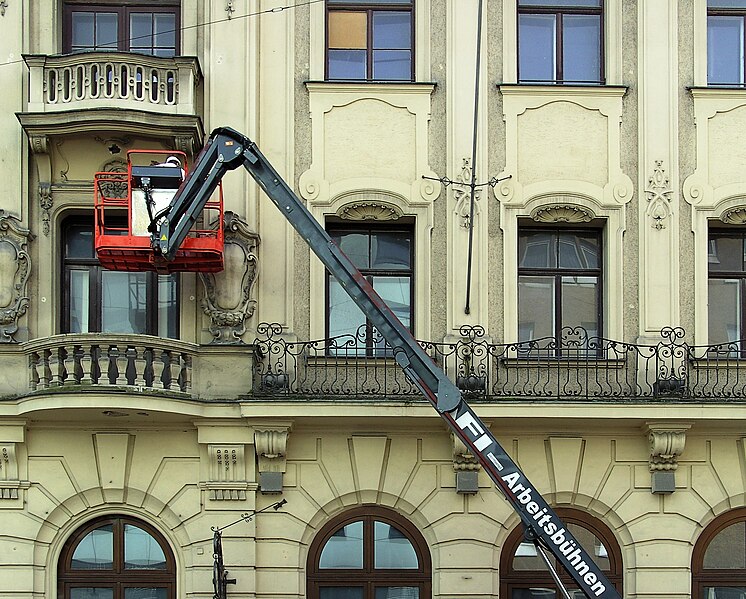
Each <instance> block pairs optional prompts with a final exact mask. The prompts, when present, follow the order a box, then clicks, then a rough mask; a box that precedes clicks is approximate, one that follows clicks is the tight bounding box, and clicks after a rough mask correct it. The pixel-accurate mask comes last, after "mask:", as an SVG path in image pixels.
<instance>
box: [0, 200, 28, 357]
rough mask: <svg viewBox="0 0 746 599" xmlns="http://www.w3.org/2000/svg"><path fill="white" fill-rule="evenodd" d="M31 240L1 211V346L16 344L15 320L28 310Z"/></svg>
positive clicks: (9, 216)
mask: <svg viewBox="0 0 746 599" xmlns="http://www.w3.org/2000/svg"><path fill="white" fill-rule="evenodd" d="M31 238H32V236H31V233H30V232H29V231H28V229H24V228H23V227H21V221H20V220H18V219H17V218H16V217H15V216H12V215H10V214H8V213H6V212H5V211H4V210H3V209H1V208H0V343H16V342H17V340H16V339H15V337H14V335H15V334H16V332H17V331H18V320H19V319H20V318H21V316H23V315H24V314H25V313H26V310H27V309H28V302H29V298H28V296H27V289H26V283H27V282H28V278H29V274H30V271H31V258H30V257H29V255H28V252H27V251H26V250H27V247H26V246H27V243H28V241H29V240H30V239H31Z"/></svg>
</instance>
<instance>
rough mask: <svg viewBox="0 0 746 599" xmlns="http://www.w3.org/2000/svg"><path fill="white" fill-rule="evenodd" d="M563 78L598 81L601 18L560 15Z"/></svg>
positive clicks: (599, 71)
mask: <svg viewBox="0 0 746 599" xmlns="http://www.w3.org/2000/svg"><path fill="white" fill-rule="evenodd" d="M562 26H563V30H562V57H563V64H562V78H563V79H564V80H565V81H590V82H595V81H600V79H601V17H600V16H596V15H564V16H563V17H562Z"/></svg>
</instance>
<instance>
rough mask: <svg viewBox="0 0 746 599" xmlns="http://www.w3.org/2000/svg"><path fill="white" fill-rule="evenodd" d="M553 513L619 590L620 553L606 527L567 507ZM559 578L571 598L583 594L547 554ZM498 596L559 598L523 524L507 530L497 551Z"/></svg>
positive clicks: (620, 579)
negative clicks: (499, 549) (526, 538)
mask: <svg viewBox="0 0 746 599" xmlns="http://www.w3.org/2000/svg"><path fill="white" fill-rule="evenodd" d="M556 511H557V515H558V516H559V517H560V518H562V521H563V522H564V523H565V525H566V526H567V529H568V530H569V531H570V533H572V535H573V536H574V537H575V538H576V539H577V540H578V541H580V544H581V545H582V546H583V549H585V551H586V552H587V553H588V554H589V555H590V556H591V557H592V558H593V561H594V562H596V565H597V566H598V567H599V568H601V570H602V571H603V573H604V574H605V575H606V577H607V578H608V579H609V582H611V583H612V584H613V585H614V587H615V588H616V589H617V591H619V593H620V595H621V594H622V557H621V552H620V550H619V545H618V544H617V542H616V539H614V536H613V535H612V534H611V531H610V530H609V528H608V527H607V526H606V525H605V524H603V523H602V522H599V521H598V520H596V519H595V518H592V517H591V516H589V515H587V514H585V513H583V512H580V511H578V510H571V509H566V508H565V509H561V508H559V509H557V510H556ZM550 559H551V560H552V562H553V565H554V568H555V570H556V571H557V572H558V573H559V575H560V579H561V580H562V582H563V583H564V585H565V587H566V588H567V589H568V590H569V591H570V596H571V597H573V599H582V598H584V597H585V595H584V594H583V592H582V591H580V590H579V589H578V588H577V587H576V586H575V583H574V581H573V580H572V578H570V576H569V575H568V574H567V573H566V572H565V570H564V569H563V568H562V566H560V565H559V562H557V561H556V560H555V559H554V557H552V556H550ZM500 572H501V575H500V597H501V598H505V599H560V598H561V597H562V595H561V592H560V591H559V589H558V588H557V585H556V584H555V582H554V580H553V579H552V576H551V574H550V573H549V570H548V569H547V567H546V564H545V563H544V561H543V560H542V558H541V557H540V556H539V555H538V554H537V551H536V547H534V544H533V543H530V542H527V541H526V540H525V537H524V528H523V525H519V526H518V527H517V528H516V529H515V530H514V531H513V532H511V533H510V535H509V536H508V538H507V540H506V541H505V544H504V546H503V550H502V554H501V555H500Z"/></svg>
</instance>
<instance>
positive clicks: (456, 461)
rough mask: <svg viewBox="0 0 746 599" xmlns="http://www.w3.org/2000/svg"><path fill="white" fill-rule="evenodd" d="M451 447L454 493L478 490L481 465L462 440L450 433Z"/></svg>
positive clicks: (470, 493)
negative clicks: (454, 482) (454, 476)
mask: <svg viewBox="0 0 746 599" xmlns="http://www.w3.org/2000/svg"><path fill="white" fill-rule="evenodd" d="M451 447H452V449H453V471H454V472H455V473H456V493H459V494H463V495H473V494H475V493H477V492H478V491H479V470H480V468H481V466H480V465H479V462H478V461H477V459H476V458H475V457H474V455H473V454H472V453H471V452H470V451H469V449H468V448H467V447H466V445H464V443H463V441H461V439H459V438H458V437H457V436H456V435H454V434H453V433H451Z"/></svg>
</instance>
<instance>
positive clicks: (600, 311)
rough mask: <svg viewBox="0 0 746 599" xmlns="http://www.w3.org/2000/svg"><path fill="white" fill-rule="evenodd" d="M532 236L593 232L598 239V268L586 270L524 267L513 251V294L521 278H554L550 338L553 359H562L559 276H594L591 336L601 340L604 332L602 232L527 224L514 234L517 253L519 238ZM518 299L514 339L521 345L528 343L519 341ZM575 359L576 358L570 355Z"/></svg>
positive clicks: (594, 229)
mask: <svg viewBox="0 0 746 599" xmlns="http://www.w3.org/2000/svg"><path fill="white" fill-rule="evenodd" d="M535 233H550V234H557V235H563V234H569V235H578V234H585V235H587V234H588V233H595V235H596V236H597V239H598V267H597V268H593V269H591V268H587V269H581V268H577V269H574V268H561V267H560V266H559V264H558V265H557V266H555V267H546V268H536V267H525V266H521V265H520V260H521V255H520V251H518V252H517V258H518V259H517V263H516V272H517V281H516V291H517V293H520V281H521V277H523V276H526V277H539V276H541V277H547V278H549V277H552V278H553V279H554V297H553V302H554V314H553V318H554V331H553V334H552V337H553V338H554V339H555V341H556V350H555V351H556V357H562V347H561V343H560V341H561V339H562V330H563V328H566V327H567V326H570V325H565V324H564V322H563V319H562V278H563V277H583V276H595V277H596V278H597V280H598V285H597V289H596V306H597V312H596V315H595V316H596V322H597V323H598V324H597V327H596V335H595V337H603V331H604V265H605V256H604V229H602V228H597V227H588V228H581V227H542V226H531V225H525V226H521V225H520V224H519V226H518V235H517V238H516V244H517V248H518V250H520V244H521V239H522V237H523V235H524V234H535ZM520 303H521V302H520V298H519V299H518V311H517V317H518V324H519V331H518V332H519V335H518V337H517V340H518V343H522V342H524V343H525V342H528V341H530V340H529V339H521V338H520V322H521V320H520V318H521V306H520ZM541 338H544V337H534V339H541ZM573 357H576V356H573Z"/></svg>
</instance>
